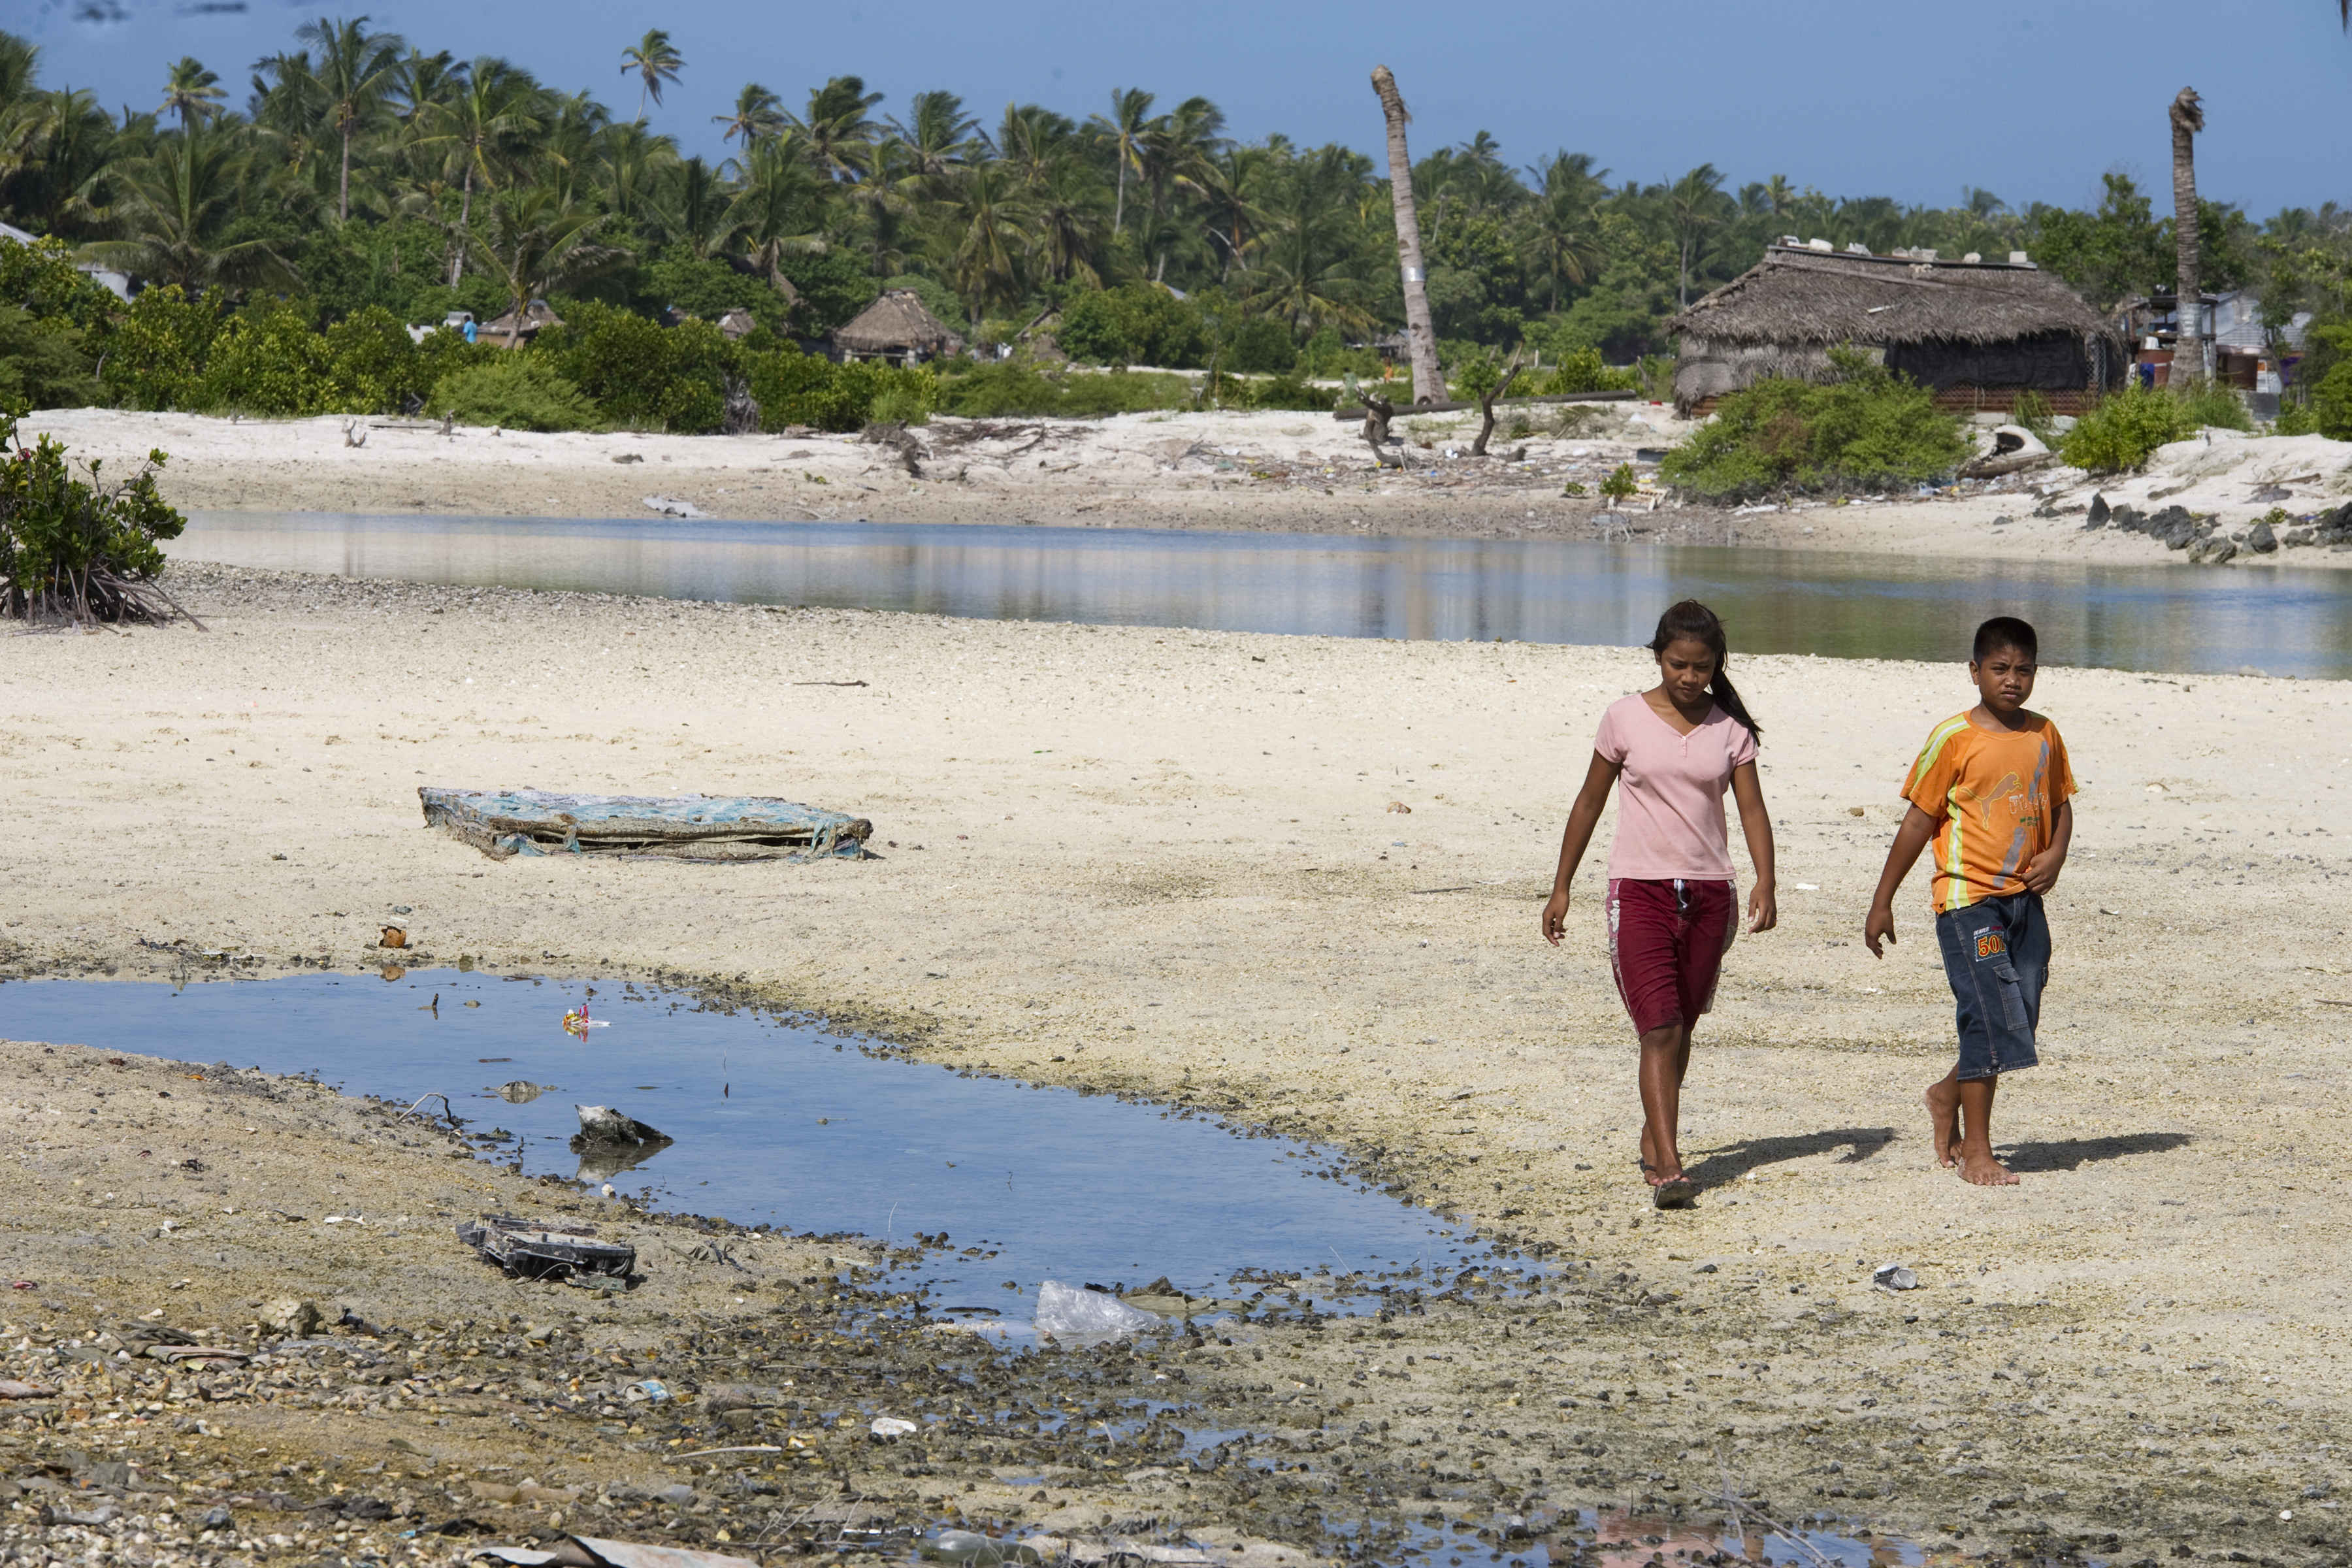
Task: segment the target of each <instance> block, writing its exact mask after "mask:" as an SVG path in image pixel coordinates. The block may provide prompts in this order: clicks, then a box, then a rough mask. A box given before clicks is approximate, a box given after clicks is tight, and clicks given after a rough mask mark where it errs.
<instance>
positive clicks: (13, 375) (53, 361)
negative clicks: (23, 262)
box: [0, 305, 98, 408]
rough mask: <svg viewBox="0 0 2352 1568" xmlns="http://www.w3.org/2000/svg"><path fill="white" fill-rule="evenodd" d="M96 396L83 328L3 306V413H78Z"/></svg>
mask: <svg viewBox="0 0 2352 1568" xmlns="http://www.w3.org/2000/svg"><path fill="white" fill-rule="evenodd" d="M97 396H98V380H97V378H96V377H94V376H93V375H91V374H90V373H89V357H88V356H87V355H85V354H84V353H82V352H81V329H80V328H79V327H77V326H75V325H74V324H73V323H72V322H70V321H65V320H62V319H53V320H50V321H36V320H35V319H34V317H33V315H32V313H31V312H30V311H27V310H18V309H17V308H16V306H14V305H0V408H79V407H80V406H82V405H84V404H88V403H90V402H93V401H95V400H96V398H97Z"/></svg>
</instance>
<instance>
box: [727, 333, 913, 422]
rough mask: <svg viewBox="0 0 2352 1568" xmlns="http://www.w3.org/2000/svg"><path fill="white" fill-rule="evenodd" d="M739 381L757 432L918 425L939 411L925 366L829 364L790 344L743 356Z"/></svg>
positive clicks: (864, 362)
mask: <svg viewBox="0 0 2352 1568" xmlns="http://www.w3.org/2000/svg"><path fill="white" fill-rule="evenodd" d="M743 379H744V381H745V382H746V384H748V385H749V386H750V388H751V396H752V397H753V398H754V399H755V400H757V402H758V403H759V405H760V428H761V429H762V430H782V429H783V428H785V427H786V426H793V425H808V426H815V427H816V428H817V429H819V430H859V429H863V428H865V426H866V425H868V424H870V423H872V422H874V421H876V420H896V421H897V422H898V423H899V424H902V425H919V424H921V423H922V422H923V421H925V420H927V419H929V417H930V416H931V411H932V410H933V409H934V408H936V407H938V406H939V386H940V380H939V376H938V374H936V373H935V372H933V371H932V369H931V367H930V366H929V365H918V366H916V367H915V368H914V369H912V370H906V369H902V368H900V367H898V366H896V365H889V364H885V363H882V362H881V361H879V360H860V361H857V362H856V363H850V364H835V363H834V362H833V361H831V360H829V359H826V358H825V357H824V355H823V354H809V353H802V352H801V351H800V350H799V349H797V348H794V347H793V345H792V344H790V343H782V344H779V345H777V347H776V348H775V349H774V350H773V351H772V352H770V353H755V354H751V355H748V356H746V360H745V364H744V370H743Z"/></svg>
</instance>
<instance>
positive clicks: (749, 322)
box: [719, 305, 760, 342]
mask: <svg viewBox="0 0 2352 1568" xmlns="http://www.w3.org/2000/svg"><path fill="white" fill-rule="evenodd" d="M759 324H760V323H759V322H758V321H755V320H753V319H752V316H751V311H749V310H745V309H743V307H742V306H740V305H738V306H736V307H735V308H734V309H733V310H726V311H722V312H721V313H720V315H719V331H720V333H721V334H722V335H724V336H725V337H726V339H727V341H728V342H734V341H735V340H736V339H738V338H744V337H749V336H750V335H751V331H752V329H753V328H755V327H757V326H758V325H759Z"/></svg>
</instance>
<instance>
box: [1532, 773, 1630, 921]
mask: <svg viewBox="0 0 2352 1568" xmlns="http://www.w3.org/2000/svg"><path fill="white" fill-rule="evenodd" d="M1616 784H1617V764H1616V763H1612V762H1611V761H1610V760H1609V759H1608V758H1606V757H1604V756H1602V755H1601V753H1600V752H1593V753H1592V765H1591V767H1589V768H1587V769H1585V770H1584V787H1583V788H1582V789H1580V790H1579V791H1577V793H1576V804H1575V805H1573V806H1571V807H1570V808H1569V813H1568V830H1567V831H1566V832H1565V833H1562V834H1561V835H1560V837H1559V870H1558V871H1556V872H1554V873H1553V874H1552V879H1551V897H1550V898H1549V900H1545V903H1544V907H1543V935H1544V940H1545V941H1546V942H1549V943H1551V944H1552V946H1554V947H1558V946H1559V939H1560V936H1561V934H1562V933H1563V932H1564V931H1566V930H1567V925H1568V885H1569V883H1570V881H1572V880H1574V879H1575V877H1576V868H1577V867H1578V866H1579V865H1580V863H1581V862H1582V861H1583V859H1584V851H1585V850H1586V849H1587V848H1588V847H1591V843H1592V830H1593V829H1594V828H1595V827H1597V826H1600V823H1601V808H1602V807H1603V806H1605V805H1608V804H1609V792H1610V791H1611V790H1612V789H1613V788H1615V787H1616Z"/></svg>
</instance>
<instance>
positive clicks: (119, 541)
mask: <svg viewBox="0 0 2352 1568" xmlns="http://www.w3.org/2000/svg"><path fill="white" fill-rule="evenodd" d="M21 412H22V411H21V410H19V409H0V450H5V448H7V447H10V446H12V445H16V422H17V418H18V416H19V414H20V413H21ZM163 461H164V458H163V453H161V452H151V453H149V454H148V457H147V462H146V465H145V466H144V467H143V468H140V469H139V470H138V471H137V472H135V473H133V474H132V475H131V478H130V479H124V480H120V481H117V482H116V483H114V484H107V483H106V482H104V480H103V479H102V477H101V475H100V471H99V465H98V464H96V463H91V464H89V465H88V467H87V468H84V470H83V474H82V477H79V478H77V477H76V476H75V475H74V473H73V471H72V469H71V468H70V466H69V465H68V463H67V461H66V450H65V447H62V446H60V445H59V444H58V442H57V441H55V440H53V439H51V438H50V437H47V436H43V437H40V439H39V440H38V441H37V442H36V443H35V444H34V445H33V446H32V447H21V446H18V447H17V448H16V455H15V456H14V457H11V458H7V459H6V460H5V461H0V616H9V617H13V618H15V619H17V620H25V619H46V618H56V619H62V620H71V621H76V622H91V621H124V620H161V619H163V618H165V617H166V616H167V615H168V614H170V613H172V608H171V605H170V601H169V600H167V599H165V598H164V597H163V595H162V594H161V593H160V592H158V591H156V590H155V589H154V588H153V587H152V583H153V581H154V579H155V578H156V577H157V576H158V575H160V574H162V572H163V551H162V550H161V549H159V548H157V544H158V542H159V541H162V540H166V539H176V538H178V537H179V535H180V531H181V530H183V529H184V528H185V527H186V526H187V520H186V519H184V518H183V517H182V516H181V515H180V514H179V513H178V512H176V511H173V510H172V509H171V508H170V507H168V506H166V505H164V504H163V497H162V496H161V495H159V494H158V493H157V492H156V489H155V475H156V474H157V472H158V471H159V470H161V469H162V468H163Z"/></svg>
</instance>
